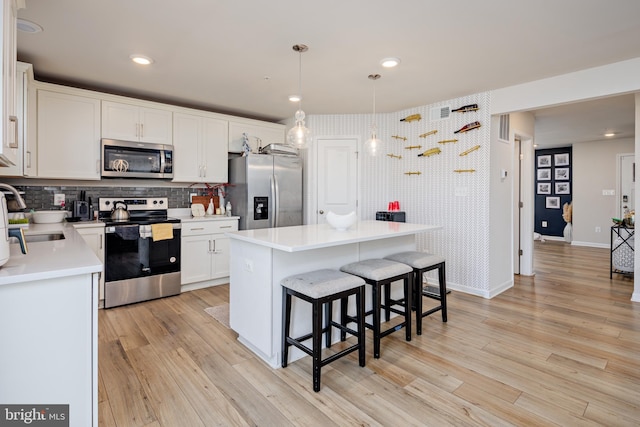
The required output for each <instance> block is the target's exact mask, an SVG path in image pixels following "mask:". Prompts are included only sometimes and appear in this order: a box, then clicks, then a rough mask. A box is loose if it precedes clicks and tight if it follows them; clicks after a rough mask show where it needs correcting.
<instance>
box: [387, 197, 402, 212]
mask: <svg viewBox="0 0 640 427" xmlns="http://www.w3.org/2000/svg"><path fill="white" fill-rule="evenodd" d="M399 210H400V202H399V201H397V200H394V201H393V202H389V203H388V204H387V211H389V212H395V211H399Z"/></svg>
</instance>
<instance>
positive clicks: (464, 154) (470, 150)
mask: <svg viewBox="0 0 640 427" xmlns="http://www.w3.org/2000/svg"><path fill="white" fill-rule="evenodd" d="M479 148H480V146H479V145H474V146H473V147H471V148H469V149H468V150H466V151H463V152H462V153H460V156H466V155H467V154H469V153H471V152H473V151H476V150H478V149H479Z"/></svg>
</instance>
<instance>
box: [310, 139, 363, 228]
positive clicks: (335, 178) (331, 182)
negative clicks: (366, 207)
mask: <svg viewBox="0 0 640 427" xmlns="http://www.w3.org/2000/svg"><path fill="white" fill-rule="evenodd" d="M317 144H318V147H317V148H318V163H317V164H318V169H317V170H318V180H317V183H318V189H317V190H318V192H317V194H318V200H317V211H316V217H317V219H316V220H317V223H318V224H322V223H324V222H326V219H325V218H326V215H327V212H329V211H332V212H334V213H337V214H340V215H344V214H348V213H349V212H352V211H356V209H357V207H358V199H357V189H358V141H357V139H347V138H344V139H318V140H317Z"/></svg>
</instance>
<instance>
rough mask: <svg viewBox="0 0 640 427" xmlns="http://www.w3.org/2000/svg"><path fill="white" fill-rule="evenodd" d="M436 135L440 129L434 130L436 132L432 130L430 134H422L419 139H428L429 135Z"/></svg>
mask: <svg viewBox="0 0 640 427" xmlns="http://www.w3.org/2000/svg"><path fill="white" fill-rule="evenodd" d="M436 133H438V129H434V130H430V131H429V132H425V133H421V134H420V135H418V137H419V138H426V137H428V136H429V135H435V134H436Z"/></svg>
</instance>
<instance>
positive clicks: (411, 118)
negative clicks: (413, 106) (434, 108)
mask: <svg viewBox="0 0 640 427" xmlns="http://www.w3.org/2000/svg"><path fill="white" fill-rule="evenodd" d="M416 120H422V116H421V115H420V114H412V115H410V116H407V117H405V118H404V119H400V121H401V122H407V123H408V122H413V121H416Z"/></svg>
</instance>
